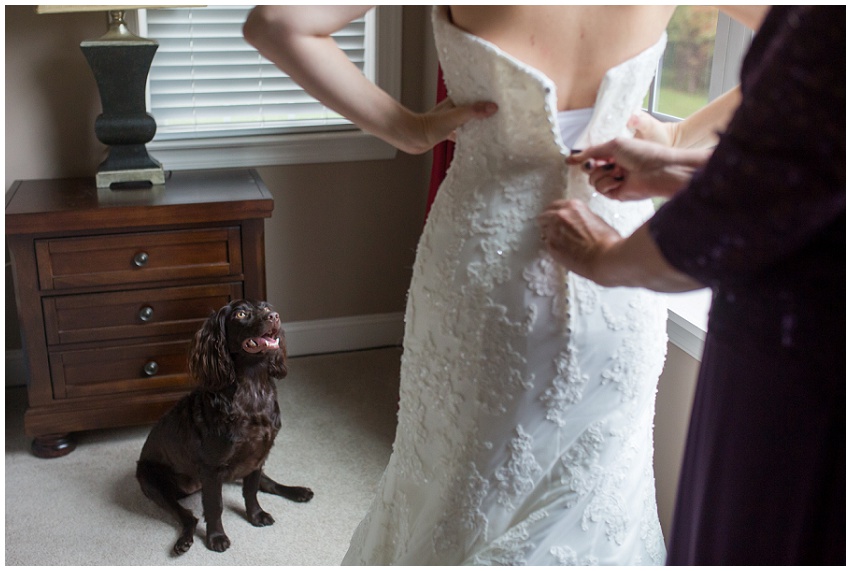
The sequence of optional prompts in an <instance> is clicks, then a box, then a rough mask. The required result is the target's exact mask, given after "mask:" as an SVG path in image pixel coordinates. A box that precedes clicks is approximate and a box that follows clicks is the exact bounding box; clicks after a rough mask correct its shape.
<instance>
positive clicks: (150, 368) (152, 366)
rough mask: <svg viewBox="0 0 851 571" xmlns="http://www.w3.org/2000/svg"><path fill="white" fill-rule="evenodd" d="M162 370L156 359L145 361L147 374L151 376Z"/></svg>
mask: <svg viewBox="0 0 851 571" xmlns="http://www.w3.org/2000/svg"><path fill="white" fill-rule="evenodd" d="M159 370H160V366H159V365H157V362H156V361H148V362H147V363H145V374H146V375H148V376H149V377H153V376H154V375H156V374H157V372H158V371H159Z"/></svg>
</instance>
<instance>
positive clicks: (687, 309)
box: [667, 289, 712, 361]
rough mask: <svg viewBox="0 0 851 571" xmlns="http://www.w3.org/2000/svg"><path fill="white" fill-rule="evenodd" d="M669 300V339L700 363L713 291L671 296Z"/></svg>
mask: <svg viewBox="0 0 851 571" xmlns="http://www.w3.org/2000/svg"><path fill="white" fill-rule="evenodd" d="M667 298H668V339H669V340H670V341H671V343H673V344H674V345H676V346H677V347H679V348H680V349H682V350H683V351H685V352H686V353H688V354H689V355H690V356H691V357H692V358H694V359H697V360H698V361H700V360H701V357H702V356H703V341H704V339H706V329H707V323H708V321H709V306H710V304H711V303H712V292H711V290H709V289H701V290H697V291H692V292H688V293H678V294H670V295H668V296H667Z"/></svg>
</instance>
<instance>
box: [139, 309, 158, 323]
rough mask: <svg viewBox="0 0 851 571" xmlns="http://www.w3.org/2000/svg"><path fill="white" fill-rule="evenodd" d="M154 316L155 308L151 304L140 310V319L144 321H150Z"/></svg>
mask: <svg viewBox="0 0 851 571" xmlns="http://www.w3.org/2000/svg"><path fill="white" fill-rule="evenodd" d="M153 318H154V308H153V307H151V306H150V305H146V306H145V307H143V308H142V309H140V310H139V319H141V320H142V321H145V322H147V321H150V320H151V319H153Z"/></svg>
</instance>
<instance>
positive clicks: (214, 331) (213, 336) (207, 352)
mask: <svg viewBox="0 0 851 571" xmlns="http://www.w3.org/2000/svg"><path fill="white" fill-rule="evenodd" d="M230 312H231V307H230V306H229V305H226V306H224V307H222V308H221V309H220V310H219V311H218V312H217V313H212V314H211V315H210V317H208V318H207V321H205V322H204V325H203V326H202V327H201V329H199V330H198V333H196V334H195V338H194V339H193V340H192V345H191V347H190V349H189V374H191V375H192V377H193V378H195V380H197V381H198V384H199V385H200V386H201V387H204V388H206V389H209V390H213V391H216V390H221V389H223V388H225V387H226V386H228V385H229V384H231V383H234V382H236V371H235V370H234V368H233V360H232V359H231V356H230V352H229V351H228V347H227V333H226V331H225V327H226V325H227V319H228V316H230Z"/></svg>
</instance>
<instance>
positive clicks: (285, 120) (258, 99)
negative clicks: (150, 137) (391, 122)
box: [143, 6, 375, 140]
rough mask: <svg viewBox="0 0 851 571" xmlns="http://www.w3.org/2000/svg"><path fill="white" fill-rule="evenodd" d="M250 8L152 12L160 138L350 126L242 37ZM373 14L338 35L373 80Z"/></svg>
mask: <svg viewBox="0 0 851 571" xmlns="http://www.w3.org/2000/svg"><path fill="white" fill-rule="evenodd" d="M250 10H251V7H250V6H214V7H205V8H177V9H161V10H147V14H146V18H145V24H146V28H147V29H146V30H143V35H144V36H145V37H148V38H151V39H153V40H156V41H157V42H159V44H160V47H159V49H158V50H157V53H156V55H155V56H154V60H153V63H152V64H151V71H150V75H149V104H150V113H151V115H153V116H154V119H156V121H157V137H156V138H157V140H165V139H173V138H185V137H187V136H189V137H192V136H200V137H210V136H229V135H249V134H259V133H286V132H305V131H315V130H327V129H329V128H330V129H334V130H339V129H340V128H351V123H350V122H349V121H347V120H346V119H344V118H343V117H341V116H340V115H338V114H337V113H335V112H333V111H331V110H330V109H328V108H327V107H325V106H324V105H322V104H321V103H319V102H318V101H316V100H315V99H314V98H312V97H311V96H309V95H308V94H307V93H305V92H304V91H303V90H302V89H301V87H299V86H298V85H297V84H296V83H295V82H294V81H292V79H290V78H289V77H288V76H287V75H286V74H284V73H283V72H282V71H280V70H279V69H278V68H276V67H275V66H274V64H272V63H271V62H270V61H269V60H267V59H265V58H264V57H262V56H261V55H260V54H259V53H258V52H257V50H255V49H254V48H253V47H252V46H250V45H249V44H248V43H247V42H246V41H245V40H244V39H243V37H242V26H243V24H244V23H245V18H246V17H247V16H248V12H249V11H250ZM372 20H373V18H372V14H371V13H370V14H368V15H367V17H366V18H361V19H360V20H357V21H355V22H352V23H351V24H349V25H348V26H346V28H344V29H343V30H341V31H339V32H337V33H336V34H334V36H333V37H334V39H335V41H336V42H337V45H339V46H340V48H341V49H343V51H345V53H346V55H348V56H349V59H350V60H351V61H353V62H354V63H355V64H356V65H357V66H358V67H359V68H360V69H361V71H363V72H364V73H365V74H366V75H367V77H369V78H370V79H372V80H374V79H375V78H374V66H373V65H372V63H373V62H372V61H370V60H372V59H374V58H373V54H369V53H367V51H366V46H367V40H366V38H367V35H368V34H371V33H373V32H372V29H371V28H372V26H373V22H372Z"/></svg>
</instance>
